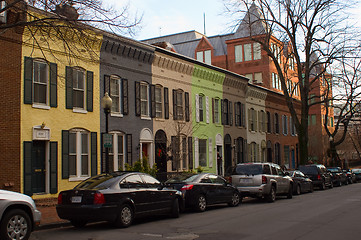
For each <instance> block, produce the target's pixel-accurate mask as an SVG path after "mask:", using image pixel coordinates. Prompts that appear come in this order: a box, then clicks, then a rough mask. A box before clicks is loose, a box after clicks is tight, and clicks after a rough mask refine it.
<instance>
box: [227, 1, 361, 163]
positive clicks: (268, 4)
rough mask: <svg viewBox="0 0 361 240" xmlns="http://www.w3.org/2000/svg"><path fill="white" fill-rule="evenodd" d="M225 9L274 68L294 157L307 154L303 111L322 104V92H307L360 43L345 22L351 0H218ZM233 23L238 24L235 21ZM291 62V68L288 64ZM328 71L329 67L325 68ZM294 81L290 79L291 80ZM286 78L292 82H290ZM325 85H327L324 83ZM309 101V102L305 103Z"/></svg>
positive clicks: (302, 159) (306, 112) (325, 79)
mask: <svg viewBox="0 0 361 240" xmlns="http://www.w3.org/2000/svg"><path fill="white" fill-rule="evenodd" d="M224 1H225V6H226V10H227V12H228V13H230V14H232V16H233V17H234V16H237V19H242V18H240V17H239V15H241V14H242V15H244V13H247V14H248V15H246V18H247V19H248V21H246V22H242V23H241V25H242V24H243V26H240V27H243V28H244V31H248V33H249V35H250V37H251V39H252V40H253V41H255V42H258V43H260V44H261V46H262V48H263V49H264V50H265V51H266V52H267V54H268V56H269V57H270V59H272V60H273V63H274V66H275V67H276V69H277V73H278V76H279V80H280V84H281V87H282V90H283V93H284V97H285V99H286V102H287V106H288V108H289V111H290V113H291V116H292V118H293V119H294V122H295V127H296V130H297V133H298V140H299V148H300V162H301V164H304V163H306V162H307V159H308V137H309V134H308V115H309V109H310V107H311V106H312V105H317V104H321V103H325V102H326V101H328V100H327V96H328V95H327V94H328V93H330V92H328V91H320V94H319V95H318V96H311V94H310V93H311V92H312V90H313V88H315V87H317V86H319V83H320V82H328V81H329V79H330V75H329V74H328V71H331V70H330V68H331V67H332V64H334V63H335V62H336V61H338V62H342V60H343V59H348V58H354V56H352V54H351V53H352V52H354V51H356V50H357V49H359V47H360V35H359V32H358V31H357V30H356V29H354V28H353V27H352V26H351V25H349V20H348V19H349V16H350V14H349V13H348V12H347V10H349V8H350V7H353V6H355V5H356V4H357V2H355V1H353V0H351V1H341V0H308V1H299V0H254V1H250V0H239V1H230V0H224ZM238 24H239V23H238ZM292 63H295V71H291V69H290V66H292ZM331 72H332V71H331ZM295 80H296V81H295ZM290 82H295V83H296V85H294V86H290V85H289V83H290ZM329 86H331V84H329ZM296 88H298V89H299V92H300V101H301V114H300V115H298V114H297V110H296V108H295V104H294V103H295V101H296V100H295V99H294V91H295V89H296ZM311 100H313V101H312V102H313V103H312V104H311V103H310V102H311Z"/></svg>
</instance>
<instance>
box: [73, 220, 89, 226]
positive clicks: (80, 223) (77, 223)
mask: <svg viewBox="0 0 361 240" xmlns="http://www.w3.org/2000/svg"><path fill="white" fill-rule="evenodd" d="M70 223H71V225H73V226H74V227H76V228H82V227H84V226H85V225H86V224H87V221H85V220H79V219H72V220H70Z"/></svg>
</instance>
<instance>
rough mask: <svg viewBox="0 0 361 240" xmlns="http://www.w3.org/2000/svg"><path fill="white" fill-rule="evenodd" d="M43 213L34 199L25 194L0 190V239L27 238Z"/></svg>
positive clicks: (24, 239)
mask: <svg viewBox="0 0 361 240" xmlns="http://www.w3.org/2000/svg"><path fill="white" fill-rule="evenodd" d="M40 218H41V213H40V211H39V210H37V209H36V205H35V202H34V200H33V199H32V198H31V197H29V196H27V195H24V194H21V193H17V192H11V191H6V190H0V239H1V240H15V239H21V240H27V239H28V238H29V237H30V233H31V232H32V231H33V230H34V226H35V225H37V224H39V223H40Z"/></svg>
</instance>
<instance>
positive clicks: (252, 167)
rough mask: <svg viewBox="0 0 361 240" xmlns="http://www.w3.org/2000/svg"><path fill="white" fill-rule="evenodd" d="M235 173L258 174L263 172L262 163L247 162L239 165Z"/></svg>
mask: <svg viewBox="0 0 361 240" xmlns="http://www.w3.org/2000/svg"><path fill="white" fill-rule="evenodd" d="M233 174H234V175H258V174H263V170H262V165H260V164H249V165H248V164H247V165H238V166H237V167H236V168H235V169H234V171H233Z"/></svg>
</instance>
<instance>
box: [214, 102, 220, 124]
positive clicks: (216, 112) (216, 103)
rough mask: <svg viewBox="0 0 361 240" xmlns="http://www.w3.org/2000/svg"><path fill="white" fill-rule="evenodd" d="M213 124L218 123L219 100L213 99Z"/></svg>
mask: <svg viewBox="0 0 361 240" xmlns="http://www.w3.org/2000/svg"><path fill="white" fill-rule="evenodd" d="M214 123H219V99H218V98H216V99H214Z"/></svg>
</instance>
